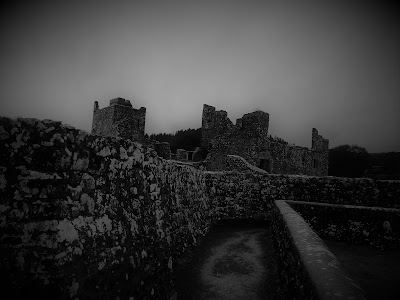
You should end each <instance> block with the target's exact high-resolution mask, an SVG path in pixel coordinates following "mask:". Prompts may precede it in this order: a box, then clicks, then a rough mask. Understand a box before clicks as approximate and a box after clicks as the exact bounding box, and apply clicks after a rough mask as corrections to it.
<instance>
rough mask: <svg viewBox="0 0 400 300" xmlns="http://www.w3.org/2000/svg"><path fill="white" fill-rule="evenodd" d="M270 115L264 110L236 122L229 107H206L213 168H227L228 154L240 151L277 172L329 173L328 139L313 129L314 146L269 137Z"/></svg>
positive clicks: (205, 134)
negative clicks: (226, 109)
mask: <svg viewBox="0 0 400 300" xmlns="http://www.w3.org/2000/svg"><path fill="white" fill-rule="evenodd" d="M268 126H269V115H268V114H267V113H265V112H262V111H256V112H253V113H249V114H245V115H244V116H243V117H242V118H240V119H238V120H237V121H236V125H233V124H232V122H231V121H230V120H229V118H228V117H227V113H226V112H225V111H215V108H214V107H213V106H209V105H207V104H205V105H204V107H203V118H202V147H203V148H208V149H209V155H208V157H207V162H208V163H207V166H208V167H209V170H210V171H222V170H226V164H225V158H226V155H229V154H232V155H238V156H241V157H243V158H244V159H245V160H247V161H248V162H249V163H250V164H252V165H254V166H256V167H259V168H262V169H264V170H266V171H267V172H269V173H273V174H303V175H314V176H326V175H328V153H329V147H328V144H329V142H328V140H327V139H324V138H323V137H321V136H320V135H318V131H317V130H316V129H315V128H313V130H312V147H311V149H308V148H305V147H298V146H290V145H287V144H283V143H279V142H276V141H272V140H271V139H269V138H268Z"/></svg>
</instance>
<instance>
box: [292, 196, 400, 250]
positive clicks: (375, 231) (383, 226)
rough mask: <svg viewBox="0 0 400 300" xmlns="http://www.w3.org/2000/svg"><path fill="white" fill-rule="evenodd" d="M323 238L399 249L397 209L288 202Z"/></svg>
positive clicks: (399, 223)
mask: <svg viewBox="0 0 400 300" xmlns="http://www.w3.org/2000/svg"><path fill="white" fill-rule="evenodd" d="M287 203H289V204H290V206H291V207H292V208H293V209H295V210H296V212H298V213H299V214H300V215H301V216H302V217H303V218H304V219H305V220H306V221H307V223H308V224H309V225H310V226H311V228H312V229H313V230H314V231H315V232H316V233H317V234H318V235H319V236H320V237H321V238H325V239H334V240H337V241H345V242H348V243H351V244H366V245H368V246H372V247H376V248H381V249H390V248H398V249H400V209H390V208H381V207H364V206H352V205H335V204H326V203H309V202H298V201H287Z"/></svg>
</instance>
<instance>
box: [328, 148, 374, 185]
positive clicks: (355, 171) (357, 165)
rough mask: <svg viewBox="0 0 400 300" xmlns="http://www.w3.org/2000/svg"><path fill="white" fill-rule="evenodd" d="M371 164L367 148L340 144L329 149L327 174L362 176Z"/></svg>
mask: <svg viewBox="0 0 400 300" xmlns="http://www.w3.org/2000/svg"><path fill="white" fill-rule="evenodd" d="M370 165H371V157H370V155H369V153H368V152H367V150H366V149H365V148H363V147H360V146H356V145H341V146H338V147H335V148H332V149H329V171H328V175H330V176H338V177H353V178H355V177H363V175H364V173H365V171H366V170H367V169H368V168H369V167H370Z"/></svg>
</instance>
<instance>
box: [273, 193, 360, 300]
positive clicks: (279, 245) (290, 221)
mask: <svg viewBox="0 0 400 300" xmlns="http://www.w3.org/2000/svg"><path fill="white" fill-rule="evenodd" d="M272 229H273V230H272V232H273V240H274V244H275V245H274V248H275V249H276V250H277V255H278V268H279V270H280V272H279V278H278V281H279V288H280V290H281V292H282V293H283V294H284V295H285V299H320V300H332V299H360V300H361V299H363V300H365V295H364V291H363V290H362V289H361V288H360V287H359V286H357V285H356V283H355V282H354V281H353V280H352V279H351V278H350V277H349V275H348V274H347V273H346V272H345V269H344V268H343V267H342V266H341V264H340V262H339V261H338V259H337V258H336V256H335V255H334V254H333V253H332V252H331V251H330V250H329V249H328V248H327V247H326V246H325V244H324V242H323V241H322V240H321V238H320V237H319V236H318V235H317V234H316V233H315V232H314V231H313V230H312V229H311V228H310V226H309V225H308V224H307V223H306V222H305V221H304V219H303V218H302V217H301V216H300V215H299V214H298V213H297V212H296V211H295V210H293V209H292V208H291V207H290V206H289V205H288V204H287V203H286V201H283V200H280V201H275V203H274V206H273V222H272Z"/></svg>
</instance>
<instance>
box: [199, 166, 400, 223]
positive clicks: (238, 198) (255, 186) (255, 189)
mask: <svg viewBox="0 0 400 300" xmlns="http://www.w3.org/2000/svg"><path fill="white" fill-rule="evenodd" d="M206 184H207V188H208V194H209V197H210V198H211V200H212V201H213V203H214V204H213V205H214V206H215V209H216V210H217V214H218V217H219V218H223V219H251V218H254V217H255V216H256V215H257V214H259V213H260V212H263V213H265V214H267V215H268V214H269V213H271V211H272V206H273V201H275V200H279V199H286V200H295V201H307V202H321V203H331V204H346V205H358V206H373V207H387V208H395V207H397V206H398V205H400V182H394V181H375V180H372V179H366V178H362V179H361V178H340V177H312V176H298V175H274V174H265V173H262V171H261V170H259V171H256V170H253V171H252V172H249V171H247V172H246V173H242V172H241V170H239V171H231V172H210V171H208V172H206Z"/></svg>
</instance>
